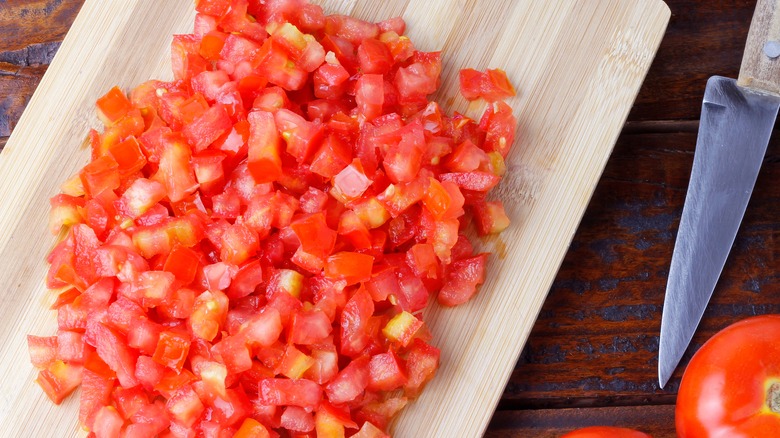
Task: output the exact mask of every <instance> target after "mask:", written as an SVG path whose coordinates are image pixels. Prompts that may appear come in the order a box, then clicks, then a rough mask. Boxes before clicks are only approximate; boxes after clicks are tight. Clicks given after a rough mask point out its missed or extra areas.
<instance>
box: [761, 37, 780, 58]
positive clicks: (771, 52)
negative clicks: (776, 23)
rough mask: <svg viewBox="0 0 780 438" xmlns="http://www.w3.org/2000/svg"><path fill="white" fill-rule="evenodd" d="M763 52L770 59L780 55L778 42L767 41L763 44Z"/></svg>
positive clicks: (779, 43)
mask: <svg viewBox="0 0 780 438" xmlns="http://www.w3.org/2000/svg"><path fill="white" fill-rule="evenodd" d="M764 54H765V55H766V56H768V57H769V58H771V59H775V58H777V57H780V42H777V41H767V43H766V44H764Z"/></svg>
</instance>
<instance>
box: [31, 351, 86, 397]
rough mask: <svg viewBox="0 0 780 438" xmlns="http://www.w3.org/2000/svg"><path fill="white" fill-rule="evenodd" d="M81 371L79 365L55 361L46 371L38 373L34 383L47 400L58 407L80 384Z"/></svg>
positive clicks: (81, 368)
mask: <svg viewBox="0 0 780 438" xmlns="http://www.w3.org/2000/svg"><path fill="white" fill-rule="evenodd" d="M82 370H83V367H82V366H81V365H71V364H69V363H65V362H63V361H61V360H55V361H54V362H52V363H51V364H50V365H49V366H48V367H47V368H46V369H43V370H40V371H39V372H38V378H37V379H35V382H36V383H37V384H38V385H40V386H41V388H42V389H43V391H44V392H45V393H46V395H47V396H49V399H51V401H52V402H54V404H57V405H58V404H60V403H62V400H64V399H65V397H67V396H68V395H70V393H71V392H73V390H75V389H76V388H77V387H78V386H79V385H80V384H81V375H82Z"/></svg>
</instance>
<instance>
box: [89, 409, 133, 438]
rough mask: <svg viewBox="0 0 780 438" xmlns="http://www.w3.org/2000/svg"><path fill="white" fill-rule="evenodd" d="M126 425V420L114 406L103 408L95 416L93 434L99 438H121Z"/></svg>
mask: <svg viewBox="0 0 780 438" xmlns="http://www.w3.org/2000/svg"><path fill="white" fill-rule="evenodd" d="M124 424H125V420H124V419H123V418H122V416H121V415H119V412H117V410H116V409H114V407H113V406H103V407H101V408H100V410H99V411H98V412H97V413H96V414H95V419H94V421H93V422H92V432H93V433H94V434H95V437H97V438H111V437H116V436H119V433H120V431H121V430H122V426H123V425H124Z"/></svg>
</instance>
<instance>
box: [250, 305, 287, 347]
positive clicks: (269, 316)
mask: <svg viewBox="0 0 780 438" xmlns="http://www.w3.org/2000/svg"><path fill="white" fill-rule="evenodd" d="M283 328H284V327H283V326H282V319H281V315H280V314H279V311H278V310H276V309H274V308H268V309H266V310H265V311H264V312H263V313H261V314H259V315H257V316H255V317H253V318H251V319H250V320H249V321H247V322H246V324H244V325H243V326H242V327H241V332H240V334H241V336H243V337H244V339H246V340H247V342H248V343H249V344H250V345H253V346H254V345H258V346H262V347H268V346H270V345H272V344H273V343H274V342H276V341H277V340H278V339H279V336H280V335H281V334H282V329H283Z"/></svg>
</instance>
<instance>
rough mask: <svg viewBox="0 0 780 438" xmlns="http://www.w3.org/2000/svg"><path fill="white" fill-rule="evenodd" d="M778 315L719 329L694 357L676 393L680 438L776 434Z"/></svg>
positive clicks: (779, 419) (779, 429)
mask: <svg viewBox="0 0 780 438" xmlns="http://www.w3.org/2000/svg"><path fill="white" fill-rule="evenodd" d="M778 340H780V315H765V316H757V317H753V318H748V319H745V320H743V321H740V322H737V323H736V324H732V325H730V326H728V327H726V328H725V329H723V330H721V331H720V332H718V333H717V334H715V336H713V337H712V338H711V339H710V340H708V341H707V342H706V343H705V344H704V346H702V347H701V349H699V351H698V352H696V354H695V355H694V356H693V359H691V362H690V363H689V364H688V368H687V369H686V370H685V374H684V375H683V379H682V383H681V384H680V391H679V393H678V395H677V408H676V414H675V417H676V426H677V434H678V436H679V437H680V438H686V437H688V438H706V437H743V436H744V437H752V438H763V437H767V438H768V437H777V436H778V434H779V433H780V342H779V341H778Z"/></svg>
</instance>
